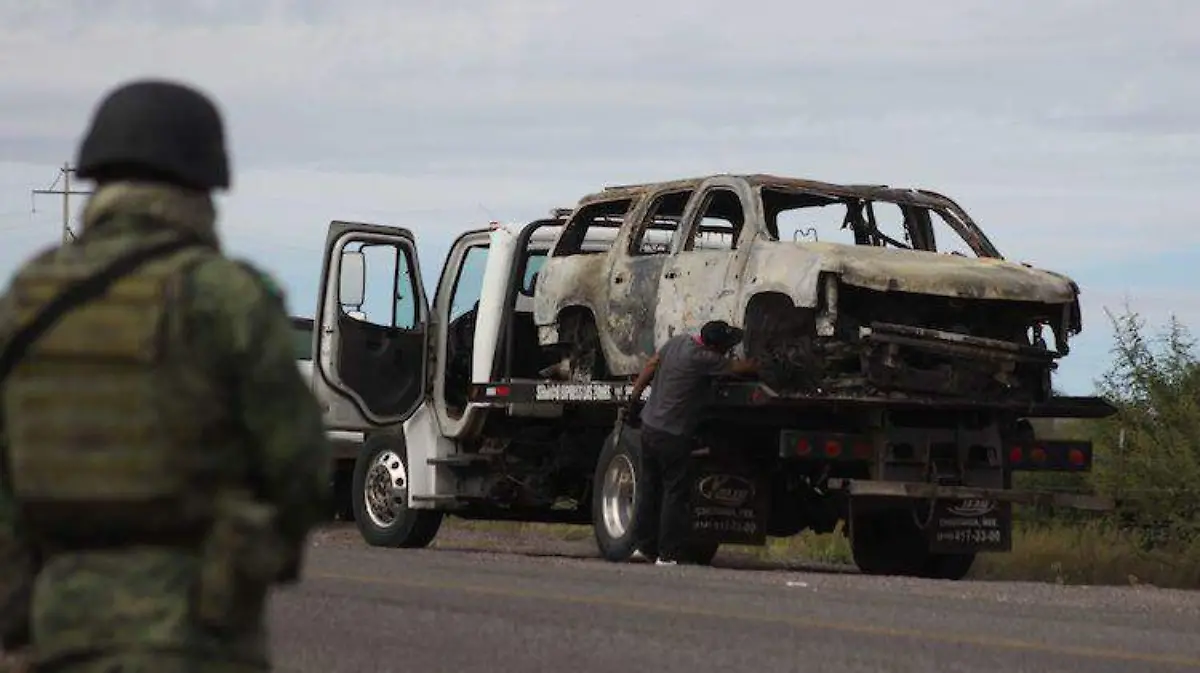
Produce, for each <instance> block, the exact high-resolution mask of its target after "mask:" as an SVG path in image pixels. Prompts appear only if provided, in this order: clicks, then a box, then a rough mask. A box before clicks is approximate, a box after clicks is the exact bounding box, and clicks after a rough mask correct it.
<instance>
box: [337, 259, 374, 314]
mask: <svg viewBox="0 0 1200 673" xmlns="http://www.w3.org/2000/svg"><path fill="white" fill-rule="evenodd" d="M366 286H367V258H366V256H365V255H363V253H362V251H352V250H346V251H343V252H342V263H341V274H340V276H339V278H338V303H340V304H341V305H342V306H362V303H363V296H364V295H365V294H366V291H367V287H366Z"/></svg>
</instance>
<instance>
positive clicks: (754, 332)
mask: <svg viewBox="0 0 1200 673" xmlns="http://www.w3.org/2000/svg"><path fill="white" fill-rule="evenodd" d="M742 324H743V325H744V326H745V330H746V336H745V347H744V350H745V353H746V355H747V356H748V357H751V358H755V359H758V360H759V361H760V363H761V364H762V369H761V371H760V376H761V378H762V380H763V382H764V383H766V384H767V385H770V386H772V387H788V388H793V387H795V386H797V385H798V386H800V387H812V386H815V385H816V384H817V383H818V382H819V381H820V379H821V377H822V370H823V366H822V362H821V357H820V355H819V353H818V352H817V350H816V348H815V339H816V310H815V309H812V308H809V307H804V306H796V305H795V304H794V303H793V302H792V298H791V297H789V296H787V295H785V294H783V293H780V292H762V293H759V294H756V295H754V296H753V297H751V298H750V301H748V302H747V303H746V313H745V317H744V319H743V323H742Z"/></svg>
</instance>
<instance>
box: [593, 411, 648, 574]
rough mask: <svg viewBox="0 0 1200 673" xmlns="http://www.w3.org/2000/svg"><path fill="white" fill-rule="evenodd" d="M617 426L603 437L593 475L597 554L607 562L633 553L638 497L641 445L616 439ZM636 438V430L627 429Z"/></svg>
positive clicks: (622, 558) (624, 558) (627, 433)
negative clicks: (598, 551)
mask: <svg viewBox="0 0 1200 673" xmlns="http://www.w3.org/2000/svg"><path fill="white" fill-rule="evenodd" d="M622 427H623V426H620V425H618V426H617V428H616V429H614V430H613V432H612V434H610V435H609V436H608V438H607V439H605V440H604V447H603V448H602V449H601V450H600V457H599V459H598V460H597V461H596V472H595V474H594V475H593V477H592V529H593V531H594V533H595V536H596V545H597V546H598V547H599V548H600V555H601V556H603V557H604V558H605V559H607V560H609V561H625V560H627V559H628V558H629V557H630V556H632V555H633V552H634V551H635V549H634V546H633V522H634V520H635V516H634V515H635V512H636V511H637V510H636V509H634V508H635V507H636V506H637V504H638V502H639V500H640V498H639V497H638V495H639V494H638V493H637V487H638V481H637V467H638V463H639V461H640V460H641V445H640V444H638V443H637V442H636V439H635V441H621V442H618V441H617V433H619V432H620V430H621V428H622ZM626 435H627V436H629V435H633V436H634V437H636V431H632V432H631V431H629V430H626Z"/></svg>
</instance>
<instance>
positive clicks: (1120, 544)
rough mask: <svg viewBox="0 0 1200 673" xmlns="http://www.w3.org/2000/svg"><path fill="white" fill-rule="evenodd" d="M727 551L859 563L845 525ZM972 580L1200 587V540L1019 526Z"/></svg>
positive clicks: (547, 529)
mask: <svg viewBox="0 0 1200 673" xmlns="http://www.w3.org/2000/svg"><path fill="white" fill-rule="evenodd" d="M450 521H452V522H453V523H450V522H449V521H448V522H447V523H450V525H453V526H454V527H455V528H458V529H460V530H470V531H476V532H480V533H488V534H493V535H494V534H499V535H504V534H513V535H531V536H537V537H548V538H552V539H557V540H564V541H588V540H591V539H592V530H591V528H590V527H588V526H568V525H559V524H534V523H509V522H487V521H462V520H457V519H451V520H450ZM723 550H724V551H727V552H731V553H734V554H737V555H739V556H750V557H753V558H755V559H757V560H761V561H765V562H776V563H794V562H797V561H808V562H814V563H822V564H845V565H852V564H853V559H852V557H851V555H850V544H849V541H848V540H847V539H846V537H845V536H844V535H842V532H841V527H840V525H839V529H838V530H836V531H834V532H833V533H830V534H827V535H817V534H814V533H810V532H804V533H801V534H800V535H796V536H794V537H791V538H772V539H770V540H769V542H768V544H767V545H766V546H765V547H743V546H738V545H729V546H727V547H724V548H723ZM970 577H971V578H973V579H979V580H999V581H1031V582H1052V583H1058V584H1107V585H1129V584H1143V585H1153V586H1158V587H1171V588H1183V589H1200V542H1197V543H1195V544H1192V545H1190V546H1186V547H1185V546H1180V547H1179V548H1176V549H1171V550H1156V551H1153V552H1146V551H1142V550H1141V549H1139V548H1138V545H1137V544H1136V542H1135V541H1134V540H1132V539H1131V538H1130V537H1129V536H1127V535H1122V534H1120V533H1117V532H1114V531H1111V530H1109V529H1107V528H1105V527H1104V526H1103V525H1102V524H1098V523H1097V524H1086V525H1078V526H1066V525H1052V526H1039V527H1020V526H1019V527H1018V528H1017V529H1016V530H1015V531H1014V532H1013V550H1012V551H1011V552H1009V553H1007V554H981V555H980V556H979V558H978V560H977V561H976V563H975V567H974V568H973V569H972V571H971V575H970Z"/></svg>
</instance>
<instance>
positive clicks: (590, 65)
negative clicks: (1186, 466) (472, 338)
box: [0, 0, 1200, 343]
mask: <svg viewBox="0 0 1200 673" xmlns="http://www.w3.org/2000/svg"><path fill="white" fill-rule="evenodd" d="M0 24H2V25H4V26H5V28H6V30H5V31H4V33H3V34H2V35H0V106H2V107H3V109H4V115H3V118H2V119H0V162H9V163H4V164H0V199H2V200H0V236H4V237H5V238H4V240H5V245H4V246H0V248H2V249H0V268H2V269H5V270H7V269H9V268H11V265H12V264H13V263H15V260H16V259H18V258H19V256H21V255H24V254H27V253H28V252H30V251H31V250H32V248H33V247H34V246H36V245H41V244H43V243H46V242H52V241H53V240H54V239H55V236H56V234H57V227H56V224H55V222H54V219H55V210H54V209H55V207H56V204H53V203H48V202H46V200H45V199H44V198H43V200H40V201H39V209H40V210H41V212H40V213H39V214H38V215H37V216H36V218H35V219H36V222H37V224H36V228H34V227H35V225H33V224H30V223H29V218H28V216H26V215H20V214H18V215H14V214H13V213H14V212H16V211H20V210H22V209H24V208H26V207H27V205H28V203H29V200H28V198H29V197H28V191H27V190H28V189H29V188H31V187H41V186H45V184H48V183H49V181H51V180H52V179H53V176H54V171H55V170H56V167H57V166H58V165H60V164H61V163H62V162H63V161H64V160H67V159H69V158H71V157H73V154H74V150H75V144H76V143H77V142H78V139H79V137H80V135H81V133H82V131H83V128H84V125H85V124H86V121H87V117H88V115H89V114H90V112H91V110H92V106H93V105H94V104H95V103H96V101H97V99H98V98H99V96H100V95H101V94H102V93H103V92H104V91H106V90H107V89H109V88H110V87H111V86H113V85H114V84H115V83H117V82H119V81H121V80H124V79H127V78H130V77H134V76H143V75H157V76H171V77H182V78H186V79H188V80H191V81H193V82H196V83H197V84H199V85H200V86H201V87H202V88H204V89H206V90H208V91H210V92H212V93H213V94H214V95H215V96H217V97H218V99H219V101H220V104H221V106H222V108H223V110H224V111H225V114H226V117H227V122H228V125H229V130H230V138H231V144H232V150H231V151H232V154H233V158H234V169H235V181H236V185H235V191H234V192H233V193H232V194H230V195H229V196H227V197H223V198H222V230H223V232H224V233H225V234H226V236H227V238H228V239H229V241H230V244H231V246H232V247H234V248H235V249H237V250H244V251H247V252H250V253H252V254H254V255H255V256H256V257H257V258H260V259H261V260H262V262H263V263H264V264H265V265H266V266H268V267H269V268H271V269H272V270H276V271H277V272H278V273H280V275H281V276H283V277H284V278H285V279H286V280H287V282H288V285H289V287H290V288H291V289H292V294H293V296H308V295H309V294H311V291H312V290H311V285H310V284H311V283H313V282H315V281H314V280H312V279H313V277H314V276H315V274H316V273H317V270H318V261H317V255H318V254H319V250H320V246H321V244H322V241H323V237H324V227H325V225H326V224H327V222H328V220H329V219H333V218H335V217H345V218H357V219H373V220H376V221H383V222H385V223H387V222H396V223H400V224H406V225H409V226H413V227H414V228H416V229H417V230H418V235H419V236H420V238H421V240H422V245H423V246H427V248H428V249H429V253H428V254H426V253H425V251H424V250H423V253H422V254H423V257H425V259H426V263H425V264H426V267H427V273H428V267H429V266H431V265H435V264H436V263H440V259H441V254H442V252H443V251H444V249H445V246H447V245H448V243H449V241H450V240H451V239H453V237H454V236H455V235H456V234H457V233H459V232H460V231H462V230H463V229H465V228H468V227H471V226H475V225H478V224H482V223H484V222H486V221H487V220H489V219H492V218H501V219H513V220H521V219H528V218H532V217H536V216H539V215H541V214H543V213H545V212H546V211H547V209H549V208H550V207H553V206H566V205H570V204H571V203H573V202H574V200H575V199H577V198H578V197H579V196H581V195H582V194H584V193H586V192H589V191H592V190H595V189H597V188H599V187H601V186H603V185H604V184H610V183H616V182H630V181H645V180H654V179H662V178H671V177H678V176H682V175H697V174H703V173H709V172H719V171H735V172H736V171H765V172H776V173H785V174H794V175H802V176H807V177H814V178H819V179H828V180H832V181H854V182H886V183H892V184H901V185H912V186H922V187H927V188H931V189H934V190H937V191H940V192H943V193H946V194H947V195H949V196H951V197H953V198H955V199H956V200H958V201H959V202H960V203H961V204H962V205H963V207H964V208H966V210H967V211H968V212H969V213H970V214H971V215H972V216H973V217H974V218H975V219H976V220H977V221H978V222H979V223H980V225H981V226H982V227H983V228H984V229H985V231H987V233H988V234H989V236H990V237H991V238H992V239H993V241H994V242H996V244H997V245H998V246H1000V248H1001V249H1002V250H1003V251H1004V252H1005V253H1006V254H1008V255H1009V256H1011V257H1014V258H1019V259H1023V260H1026V261H1030V262H1033V263H1036V264H1039V265H1042V266H1047V267H1051V268H1055V269H1059V270H1063V271H1066V272H1068V273H1071V274H1079V275H1080V276H1082V277H1085V278H1087V279H1088V282H1086V283H1085V287H1084V291H1085V298H1086V297H1091V298H1090V299H1088V301H1089V302H1098V301H1100V300H1099V299H1097V297H1100V296H1102V295H1104V294H1105V293H1109V294H1111V293H1114V292H1116V293H1119V292H1122V291H1124V289H1125V288H1129V289H1130V290H1131V291H1132V292H1133V293H1134V296H1135V299H1137V300H1138V301H1140V302H1153V301H1157V300H1156V299H1155V297H1156V296H1161V294H1155V293H1157V292H1159V291H1158V290H1155V289H1153V288H1154V286H1151V285H1148V284H1147V283H1149V282H1150V281H1148V280H1145V279H1143V278H1141V277H1139V276H1125V277H1122V276H1120V275H1119V274H1120V270H1121V269H1122V268H1129V267H1130V265H1131V264H1133V263H1135V262H1137V261H1138V260H1147V259H1155V258H1156V256H1158V255H1162V254H1164V253H1168V252H1177V251H1179V250H1181V249H1187V248H1188V247H1200V227H1197V226H1196V223H1197V221H1200V207H1198V206H1197V205H1196V204H1197V200H1196V199H1195V198H1193V196H1192V191H1193V186H1194V185H1195V184H1197V182H1198V181H1200V93H1198V92H1197V90H1196V89H1195V87H1192V86H1189V84H1190V82H1191V80H1192V79H1193V75H1192V71H1193V70H1194V63H1195V62H1196V59H1197V57H1200V4H1197V3H1194V2H1188V0H1145V1H1144V2H1139V3H1136V4H1130V3H1126V2H1118V1H1117V0H1103V1H1099V2H1085V1H1083V0H1059V1H1056V2H1050V1H1035V0H1012V1H1010V2H1003V3H997V2H991V1H985V0H929V1H928V2H923V3H907V4H900V3H881V2H865V1H848V2H842V3H824V4H818V5H811V4H809V5H804V4H799V3H794V2H786V1H784V0H778V1H776V2H757V3H740V4H733V5H731V4H729V3H727V2H717V1H716V0H695V1H694V2H689V3H682V4H681V3H667V2H646V1H645V0H642V1H638V2H635V1H634V0H613V1H611V2H606V3H591V4H589V3H568V2H565V0H561V1H555V0H497V1H495V2H482V1H474V2H473V1H468V0H447V1H444V2H440V3H436V8H434V3H423V4H417V3H394V2H389V1H387V0H360V1H357V2H348V1H347V2H342V3H332V2H322V1H319V0H303V1H297V2H285V1H282V0H273V1H270V2H268V1H263V2H255V3H245V2H236V1H234V0H224V1H220V0H207V1H199V0H197V1H194V2H183V1H179V2H172V3H164V2H157V1H154V0H140V1H134V0H124V1H116V0H113V1H110V2H105V3H88V2H76V3H58V4H53V5H52V4H48V3H40V4H39V3H30V2H24V1H21V0H8V1H7V2H5V1H3V0H0ZM14 218H15V219H14ZM26 225H29V227H30V228H26ZM34 232H38V233H34ZM42 232H44V233H42ZM1197 259H1198V260H1200V254H1198V255H1197ZM1100 270H1105V271H1104V272H1101V271H1100ZM1176 292H1177V293H1178V295H1179V296H1178V297H1176V298H1174V299H1173V300H1172V301H1177V302H1178V303H1179V304H1181V305H1182V304H1188V303H1192V304H1196V303H1197V302H1196V296H1195V293H1193V292H1191V291H1190V289H1189V288H1186V287H1185V288H1178V289H1176ZM1090 305H1092V304H1091V303H1089V306H1090ZM1085 311H1089V309H1087V308H1086V307H1085ZM1089 315H1091V316H1093V318H1092V319H1091V322H1092V324H1099V322H1098V321H1099V320H1100V319H1102V313H1097V312H1095V311H1089ZM1196 319H1200V316H1196ZM1086 338H1089V339H1090V337H1086ZM1089 343H1091V342H1090V341H1089Z"/></svg>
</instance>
